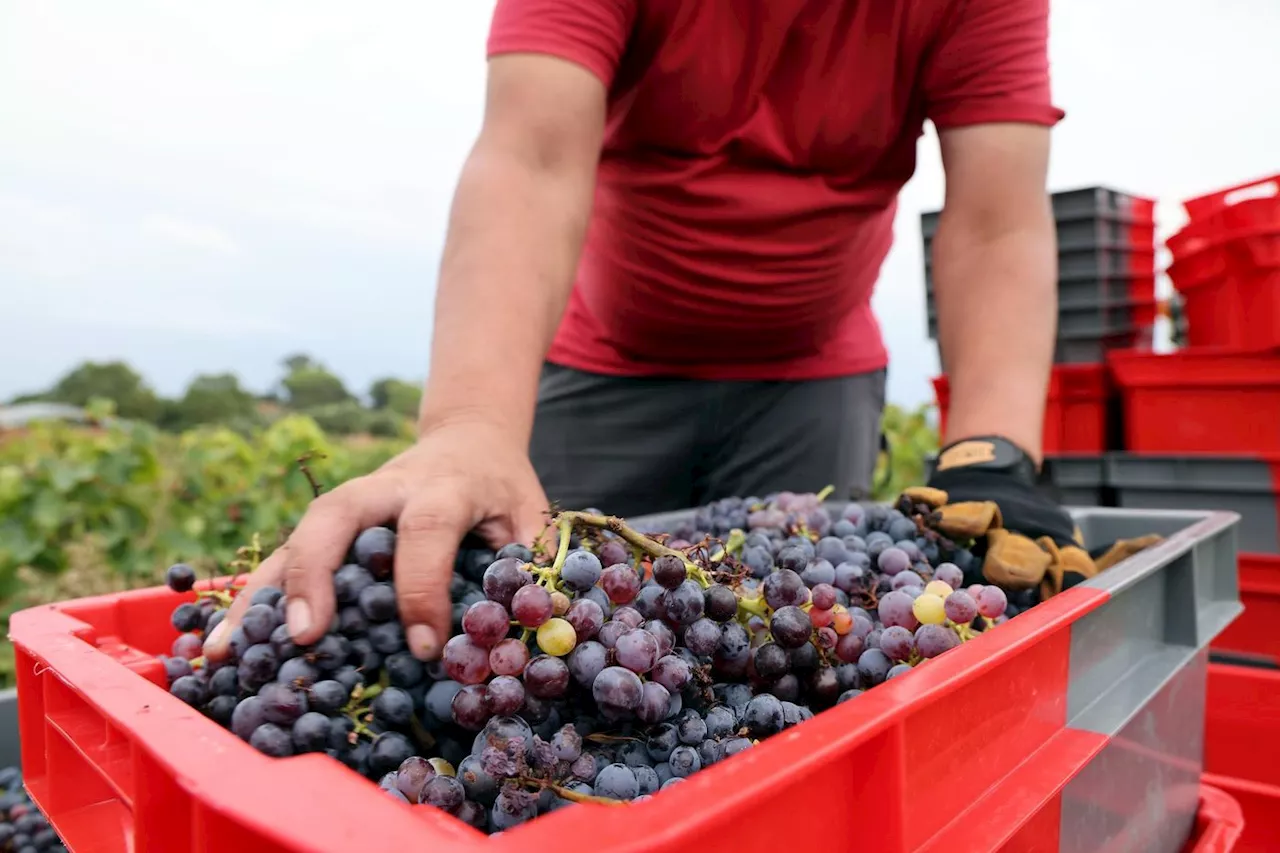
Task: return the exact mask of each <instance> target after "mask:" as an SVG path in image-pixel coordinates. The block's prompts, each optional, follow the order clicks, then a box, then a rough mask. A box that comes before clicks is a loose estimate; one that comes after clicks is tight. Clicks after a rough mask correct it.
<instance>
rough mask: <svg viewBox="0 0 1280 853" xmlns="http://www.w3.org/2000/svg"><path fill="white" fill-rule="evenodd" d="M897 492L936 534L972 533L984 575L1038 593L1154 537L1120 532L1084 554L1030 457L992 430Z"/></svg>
mask: <svg viewBox="0 0 1280 853" xmlns="http://www.w3.org/2000/svg"><path fill="white" fill-rule="evenodd" d="M903 497H904V498H906V499H908V500H910V501H911V502H912V503H915V504H925V505H927V506H928V507H929V508H930V509H932V510H933V512H932V513H930V515H929V517H928V519H927V522H926V523H928V524H929V525H930V526H932V527H934V528H935V529H936V530H938V532H940V533H942V534H943V535H945V536H948V537H950V538H952V539H973V540H975V551H976V552H977V553H978V554H979V555H981V556H983V557H984V560H983V564H982V574H983V578H984V579H985V581H986V582H987V583H991V584H995V585H997V586H999V587H1002V588H1004V589H1008V590H1024V589H1032V588H1038V590H1039V594H1040V598H1041V600H1044V599H1047V598H1050V597H1051V596H1054V595H1057V594H1058V593H1059V592H1061V591H1062V590H1064V589H1068V588H1070V587H1072V586H1075V585H1076V584H1078V583H1080V582H1082V581H1084V580H1087V579H1089V578H1091V577H1093V576H1094V575H1096V574H1097V573H1098V572H1100V571H1102V570H1103V569H1106V568H1109V567H1110V566H1112V565H1114V564H1116V563H1118V562H1120V561H1121V560H1123V559H1124V558H1126V557H1128V556H1130V555H1132V554H1135V553H1137V552H1138V551H1141V550H1142V549H1143V548H1146V547H1149V546H1150V545H1153V544H1155V543H1156V542H1158V541H1160V537H1158V536H1144V537H1141V538H1138V539H1128V540H1122V541H1120V542H1116V543H1115V544H1113V545H1111V546H1109V547H1108V548H1104V549H1101V551H1100V552H1099V553H1097V554H1096V555H1090V554H1089V552H1087V551H1085V550H1084V547H1083V537H1081V535H1080V531H1079V530H1078V529H1077V528H1076V527H1075V525H1074V524H1073V522H1072V521H1071V516H1070V515H1068V514H1067V512H1066V511H1065V510H1064V509H1062V507H1060V506H1058V505H1057V504H1056V503H1055V502H1054V501H1052V500H1050V499H1049V497H1048V496H1047V495H1045V494H1044V493H1043V492H1041V491H1040V490H1039V489H1038V488H1037V487H1036V471H1035V464H1034V463H1033V462H1032V461H1031V459H1030V457H1028V456H1027V455H1026V454H1025V453H1024V452H1023V451H1022V450H1021V449H1020V448H1018V447H1017V446H1016V445H1014V444H1013V443H1012V442H1010V441H1008V440H1006V439H1003V438H999V437H995V436H983V437H980V438H972V439H966V440H964V441H960V442H956V443H954V444H951V445H949V446H947V447H945V448H943V450H942V452H941V453H939V454H938V465H937V468H936V469H935V471H934V474H933V476H932V477H931V478H930V480H929V484H928V486H926V487H923V488H916V489H907V490H906V491H905V492H904V493H903ZM984 552H985V553H984Z"/></svg>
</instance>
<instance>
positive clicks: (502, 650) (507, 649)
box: [489, 639, 529, 675]
mask: <svg viewBox="0 0 1280 853" xmlns="http://www.w3.org/2000/svg"><path fill="white" fill-rule="evenodd" d="M528 662H529V647H528V646H526V645H525V644H524V643H522V642H520V641H519V640H516V639H510V640H503V641H502V642H500V643H498V644H497V645H496V646H494V647H493V648H492V649H490V650H489V669H490V670H491V671H492V672H493V674H494V675H519V674H520V673H522V672H524V667H525V664H527V663H528Z"/></svg>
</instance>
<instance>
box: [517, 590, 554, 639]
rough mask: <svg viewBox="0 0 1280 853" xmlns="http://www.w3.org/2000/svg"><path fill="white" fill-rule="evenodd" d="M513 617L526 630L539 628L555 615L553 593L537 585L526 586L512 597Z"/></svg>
mask: <svg viewBox="0 0 1280 853" xmlns="http://www.w3.org/2000/svg"><path fill="white" fill-rule="evenodd" d="M511 615H513V616H515V618H516V621H517V622H519V623H520V624H521V625H523V626H524V627H526V628H537V627H538V626H539V625H541V624H542V623H543V622H546V621H547V620H548V619H550V618H551V617H552V616H554V615H555V605H554V604H553V603H552V601H551V593H549V592H547V591H546V590H545V589H543V588H542V587H540V586H538V585H537V584H532V583H531V584H525V585H524V586H522V587H520V588H519V589H518V590H516V593H515V595H513V596H512V597H511Z"/></svg>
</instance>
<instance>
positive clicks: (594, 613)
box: [564, 598, 604, 643]
mask: <svg viewBox="0 0 1280 853" xmlns="http://www.w3.org/2000/svg"><path fill="white" fill-rule="evenodd" d="M564 618H565V621H566V622H568V623H569V624H570V625H572V626H573V631H574V633H575V634H577V635H578V642H579V643H585V642H586V641H587V640H590V639H593V638H594V637H595V635H596V634H599V633H600V626H601V625H603V624H604V608H602V607H601V606H600V605H599V604H596V603H595V602H594V601H592V600H591V599H589V598H579V599H578V600H577V601H575V602H573V603H572V604H570V605H569V609H568V610H567V611H565V614H564Z"/></svg>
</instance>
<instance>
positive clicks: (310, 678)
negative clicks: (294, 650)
mask: <svg viewBox="0 0 1280 853" xmlns="http://www.w3.org/2000/svg"><path fill="white" fill-rule="evenodd" d="M319 679H320V670H318V669H316V668H315V666H313V665H312V664H311V663H310V662H309V661H308V660H307V659H306V658H289V659H288V660H287V661H285V662H284V663H282V664H280V672H279V673H278V674H277V675H276V680H277V681H282V682H284V683H285V684H290V685H293V686H294V687H302V688H306V687H310V686H311V685H313V684H315V683H316V681H318V680H319Z"/></svg>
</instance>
